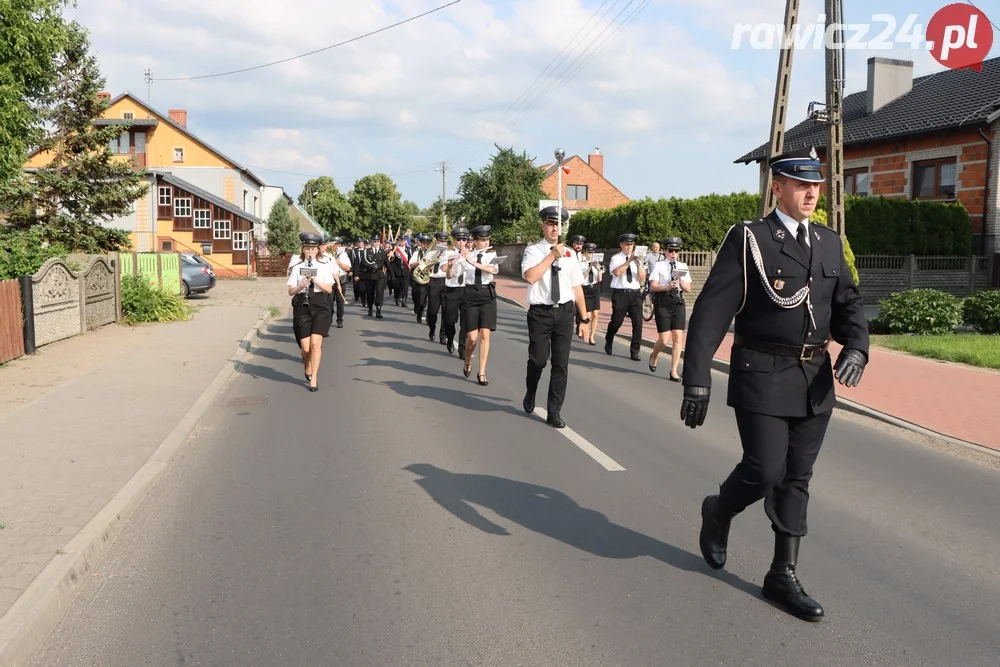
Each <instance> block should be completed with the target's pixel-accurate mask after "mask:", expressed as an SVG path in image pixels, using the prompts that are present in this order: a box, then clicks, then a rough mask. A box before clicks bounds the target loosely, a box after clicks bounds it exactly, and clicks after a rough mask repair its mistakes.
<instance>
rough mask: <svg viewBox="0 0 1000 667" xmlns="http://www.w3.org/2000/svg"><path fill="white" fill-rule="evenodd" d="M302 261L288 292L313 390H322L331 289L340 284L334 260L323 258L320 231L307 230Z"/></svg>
mask: <svg viewBox="0 0 1000 667" xmlns="http://www.w3.org/2000/svg"><path fill="white" fill-rule="evenodd" d="M301 238H302V254H301V255H300V258H301V260H302V261H301V262H299V263H297V264H296V265H295V266H294V267H292V273H291V275H290V276H289V277H288V282H287V283H286V284H287V285H288V295H289V296H291V297H292V330H293V331H294V332H295V339H296V340H297V341H298V342H299V349H300V350H301V352H302V357H303V361H304V362H305V375H306V380H307V381H308V382H309V391H319V383H318V380H317V374H318V373H319V363H320V359H321V357H322V354H323V339H324V338H326V337H327V336H329V335H330V324H331V320H332V314H331V311H330V293H331V292H332V291H333V290H334V289H338V287H339V279H338V278H337V274H336V273H334V268H333V267H334V264H333V263H332V262H329V261H322V260H323V259H324V258H323V257H321V256H320V254H319V253H320V249H319V248H320V245H321V244H322V243H323V239H322V237H320V236H319V235H318V234H311V233H303V234H302V236H301Z"/></svg>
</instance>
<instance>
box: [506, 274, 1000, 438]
mask: <svg viewBox="0 0 1000 667" xmlns="http://www.w3.org/2000/svg"><path fill="white" fill-rule="evenodd" d="M526 287H527V284H526V283H525V282H523V281H521V280H517V279H514V278H509V277H502V276H498V277H497V294H499V295H500V296H503V297H506V298H508V299H512V300H514V301H516V302H518V303H519V304H521V305H524V304H525V303H526ZM688 313H689V314H690V310H689V311H688ZM610 319H611V299H610V296H609V295H606V294H602V295H601V319H600V322H599V323H598V327H599V329H600V331H601V332H602V333H601V337H600V338H599V340H598V348H599V349H601V350H603V349H604V343H603V332H604V331H606V329H607V324H608V321H609V320H610ZM618 334H619V336H622V335H624V336H625V337H626V338H628V337H631V335H632V326H631V323H630V322H629V321H628V320H627V319H626V320H625V323H624V324H623V325H622V327H621V329H619V331H618ZM642 334H643V336H642V337H643V339H644V340H645V341H648V342H649V343H650V344H651V343H652V342H653V341H655V340H656V322H655V321H654V320H650V321H649V322H643V328H642ZM732 344H733V341H732V334H731V333H729V334H727V335H726V338H725V339H724V340H723V341H722V345H721V346H719V350H718V351H717V352H716V353H715V359H716V360H717V361H718V362H719V363H720V365H724V366H725V368H726V372H728V365H729V351H730V349H731V347H732ZM830 353H831V355H832V357H833V359H834V360H836V358H837V355H838V354H839V353H840V346H839V345H837V344H836V343H831V344H830ZM619 354H620V352H619ZM663 354H664V355H666V356H662V355H661V357H660V364H661V365H662V364H663V363H664V362H669V359H670V357H669V354H670V348H669V347H668V348H667V349H666V350H664V352H663ZM643 355H644V358H645V357H646V356H648V352H644V353H643ZM870 357H871V358H870V360H869V364H868V368H867V369H866V371H865V375H864V378H863V379H862V381H861V383H860V384H859V385H858V386H857V387H844V386H843V385H840V384H837V386H836V391H837V397H838V398H840V399H846V400H847V401H850V402H852V403H855V404H858V405H860V406H863V407H865V408H868V409H870V410H874V411H876V412H879V413H883V414H886V415H890V416H891V417H895V418H896V419H899V420H902V421H905V422H909V423H910V424H915V425H917V426H919V427H921V428H923V429H926V430H929V431H933V432H935V433H939V434H941V435H945V436H948V437H951V438H956V439H958V440H964V441H966V442H971V443H973V444H976V445H980V446H982V447H987V448H989V449H993V450H1000V409H998V405H997V397H998V396H1000V373H997V372H995V371H992V370H987V369H978V368H975V367H972V366H966V365H963V364H953V363H945V362H940V361H934V360H932V359H924V358H921V357H913V356H910V355H906V354H902V353H899V352H895V351H892V350H887V349H885V348H880V347H876V346H872V349H871V355H870ZM637 368H638V367H637ZM642 368H643V369H644V370H645V372H649V371H648V369H646V368H645V366H643V367H642Z"/></svg>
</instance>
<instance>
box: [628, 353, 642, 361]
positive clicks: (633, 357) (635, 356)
mask: <svg viewBox="0 0 1000 667" xmlns="http://www.w3.org/2000/svg"><path fill="white" fill-rule="evenodd" d="M629 359H631V360H632V361H639V360H640V359H639V355H638V354H633V355H632V356H630V357H629Z"/></svg>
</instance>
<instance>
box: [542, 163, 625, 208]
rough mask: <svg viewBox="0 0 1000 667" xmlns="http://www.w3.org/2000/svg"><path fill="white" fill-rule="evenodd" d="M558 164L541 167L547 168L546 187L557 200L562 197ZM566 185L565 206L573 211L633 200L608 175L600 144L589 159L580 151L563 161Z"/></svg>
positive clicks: (564, 184)
mask: <svg viewBox="0 0 1000 667" xmlns="http://www.w3.org/2000/svg"><path fill="white" fill-rule="evenodd" d="M557 168H558V165H557V164H556V163H551V164H546V165H543V166H542V167H540V169H543V170H544V171H545V180H543V181H542V190H543V191H544V192H545V194H546V195H547V196H548V198H549V199H554V200H558V199H559V174H558V173H557V171H556V170H557ZM562 189H563V192H562V194H563V196H562V201H563V207H564V208H566V209H567V210H568V211H569V214H570V215H573V214H574V213H576V212H577V211H582V210H585V209H595V208H614V207H615V206H619V205H620V204H627V203H628V202H629V201H631V200H630V199H629V198H628V197H626V196H625V194H624V193H623V192H622V191H621V190H619V189H618V188H616V187H615V186H614V184H612V183H611V181H609V180H608V179H607V178H605V177H604V156H603V155H601V149H599V148H595V149H594V152H593V153H591V154H590V155H588V156H587V161H586V162H584V161H583V160H582V159H580V156H579V155H574V156H573V157H571V158H569V159H568V160H565V161H563V174H562Z"/></svg>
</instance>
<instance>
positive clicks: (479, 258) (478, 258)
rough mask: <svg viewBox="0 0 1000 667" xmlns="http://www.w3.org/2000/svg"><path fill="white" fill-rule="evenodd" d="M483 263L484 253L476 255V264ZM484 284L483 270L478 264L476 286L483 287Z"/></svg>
mask: <svg viewBox="0 0 1000 667" xmlns="http://www.w3.org/2000/svg"><path fill="white" fill-rule="evenodd" d="M482 263H483V253H479V254H478V255H476V264H482ZM482 284H483V271H482V269H480V268H479V267H478V266H477V267H476V287H482Z"/></svg>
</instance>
